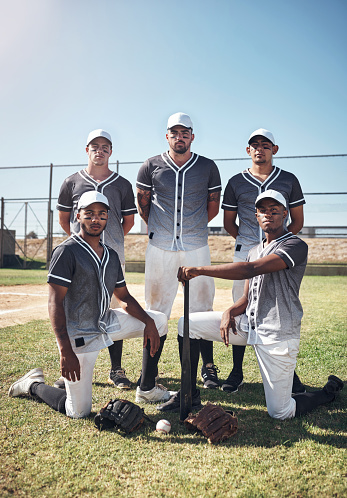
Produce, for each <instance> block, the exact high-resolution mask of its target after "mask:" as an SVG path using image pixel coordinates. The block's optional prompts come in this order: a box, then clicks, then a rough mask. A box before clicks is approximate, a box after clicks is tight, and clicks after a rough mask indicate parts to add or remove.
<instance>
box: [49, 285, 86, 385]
mask: <svg viewBox="0 0 347 498" xmlns="http://www.w3.org/2000/svg"><path fill="white" fill-rule="evenodd" d="M48 285H49V288H48V289H49V290H48V313H49V318H50V320H51V324H52V327H53V330H54V334H55V337H56V339H57V342H58V346H59V350H60V370H61V374H62V376H63V377H65V378H66V379H68V380H72V381H73V382H75V381H76V380H80V375H81V371H80V364H79V361H78V358H77V355H76V354H75V353H74V351H73V349H72V346H71V342H70V338H69V335H68V333H67V329H66V317H65V310H64V305H63V302H64V297H65V295H66V293H67V290H68V288H67V287H63V286H62V285H57V284H53V283H49V284H48Z"/></svg>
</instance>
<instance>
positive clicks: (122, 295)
mask: <svg viewBox="0 0 347 498" xmlns="http://www.w3.org/2000/svg"><path fill="white" fill-rule="evenodd" d="M113 294H114V295H115V296H116V298H117V300H118V302H119V304H120V307H121V308H122V309H123V310H124V311H126V312H127V313H129V315H131V316H133V317H135V318H137V319H138V320H140V321H141V322H142V323H144V324H145V329H144V332H143V347H146V345H147V341H148V340H149V341H150V344H151V350H150V355H151V356H154V355H155V353H156V352H157V351H158V349H159V345H160V339H159V334H158V330H157V327H156V326H155V323H154V320H153V318H151V317H150V316H149V315H148V314H147V313H146V312H145V310H144V309H143V308H141V306H140V305H139V303H138V302H137V301H136V299H135V298H133V296H131V295H130V294H129V291H128V289H127V288H126V287H117V288H116V289H115V290H114V292H113Z"/></svg>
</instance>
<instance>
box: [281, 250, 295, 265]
mask: <svg viewBox="0 0 347 498" xmlns="http://www.w3.org/2000/svg"><path fill="white" fill-rule="evenodd" d="M277 250H278V252H282V253H283V254H285V255H286V256H287V258H288V259H289V261H290V262H291V263H292V266H295V263H294V260H293V259H292V258H291V257H290V256H289V254H288V253H287V252H286V251H283V249H277Z"/></svg>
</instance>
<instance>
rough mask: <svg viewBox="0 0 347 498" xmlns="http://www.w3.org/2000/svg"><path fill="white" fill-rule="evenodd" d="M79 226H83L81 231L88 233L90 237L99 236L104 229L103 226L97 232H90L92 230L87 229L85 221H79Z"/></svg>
mask: <svg viewBox="0 0 347 498" xmlns="http://www.w3.org/2000/svg"><path fill="white" fill-rule="evenodd" d="M80 226H81V228H83V231H84V232H85V233H86V234H87V235H89V236H90V237H99V236H100V235H101V234H102V232H103V231H104V229H103V228H100V229H99V230H98V231H97V232H92V231H89V229H88V228H87V226H86V225H85V223H80Z"/></svg>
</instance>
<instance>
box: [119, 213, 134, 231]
mask: <svg viewBox="0 0 347 498" xmlns="http://www.w3.org/2000/svg"><path fill="white" fill-rule="evenodd" d="M134 219H135V215H134V214H129V215H128V216H123V221H122V227H123V232H124V235H126V234H127V233H129V232H130V230H131V229H132V227H133V226H134Z"/></svg>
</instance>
